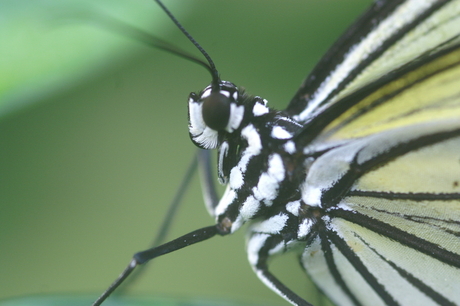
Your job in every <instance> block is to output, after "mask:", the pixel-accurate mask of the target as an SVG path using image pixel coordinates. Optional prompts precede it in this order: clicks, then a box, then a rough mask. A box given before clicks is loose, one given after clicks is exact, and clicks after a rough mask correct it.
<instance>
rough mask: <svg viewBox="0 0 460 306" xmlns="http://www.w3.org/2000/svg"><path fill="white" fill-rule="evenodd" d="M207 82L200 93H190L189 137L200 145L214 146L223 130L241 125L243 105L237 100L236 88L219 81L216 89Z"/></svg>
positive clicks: (230, 131)
mask: <svg viewBox="0 0 460 306" xmlns="http://www.w3.org/2000/svg"><path fill="white" fill-rule="evenodd" d="M214 87H215V86H213V85H209V86H208V87H206V88H205V89H204V90H203V91H201V92H200V93H199V94H195V93H191V94H190V97H189V103H188V110H189V133H190V138H191V139H192V141H193V142H194V143H195V145H197V146H198V147H200V148H202V149H215V148H217V147H218V146H219V144H220V141H221V139H222V138H223V137H224V135H225V134H226V133H230V134H231V133H233V132H234V131H235V130H237V129H238V128H239V127H240V126H241V122H242V121H243V117H244V112H245V110H244V109H245V108H244V106H243V105H242V103H241V102H240V92H239V90H238V88H237V87H236V86H235V85H234V84H233V83H230V82H227V81H220V82H219V86H218V88H217V89H215V88H214Z"/></svg>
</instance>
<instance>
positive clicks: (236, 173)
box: [189, 81, 314, 265]
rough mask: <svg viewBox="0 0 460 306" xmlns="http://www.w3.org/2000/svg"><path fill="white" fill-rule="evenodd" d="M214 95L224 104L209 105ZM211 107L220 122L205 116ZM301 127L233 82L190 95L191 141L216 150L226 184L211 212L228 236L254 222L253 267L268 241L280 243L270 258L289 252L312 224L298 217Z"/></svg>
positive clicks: (221, 178) (251, 241)
mask: <svg viewBox="0 0 460 306" xmlns="http://www.w3.org/2000/svg"><path fill="white" fill-rule="evenodd" d="M210 97H213V98H212V100H213V101H214V100H215V101H216V103H221V104H223V105H225V106H224V107H222V108H221V107H220V106H209V104H206V103H208V102H206V101H207V100H206V99H210ZM207 107H211V108H213V109H219V111H216V113H215V114H214V116H220V118H207V117H206V116H207V115H206V114H205V112H206V110H205V108H207ZM208 122H210V123H208ZM210 125H213V126H214V128H213V127H212V126H210ZM300 128H301V124H299V123H298V122H296V121H295V120H293V119H292V118H290V117H288V116H287V115H285V114H284V113H283V112H280V111H275V110H271V109H269V108H268V106H267V101H266V100H265V99H262V98H260V97H257V96H249V95H247V94H245V93H244V92H243V91H242V90H239V89H238V88H237V87H236V86H235V85H234V84H232V83H230V82H225V81H222V82H221V83H220V87H219V92H218V93H213V89H212V87H211V85H210V86H208V87H206V88H205V89H204V90H203V91H202V92H201V93H199V94H195V93H192V94H191V95H190V99H189V132H190V137H191V139H192V141H193V142H194V143H195V144H196V145H197V146H199V147H201V148H203V149H218V159H217V160H218V177H219V182H220V183H221V184H226V185H227V189H226V191H225V193H224V195H223V196H222V198H221V200H220V202H219V203H218V205H217V206H216V207H214V208H213V209H212V210H211V211H210V213H211V215H213V216H214V217H216V220H217V222H218V224H219V225H220V227H221V229H222V231H223V232H226V233H233V232H234V231H236V230H237V229H239V228H240V227H241V226H242V225H243V224H244V223H246V222H248V221H251V227H250V238H249V239H248V256H249V260H250V262H251V264H253V265H254V264H255V263H256V262H257V257H258V255H257V254H258V252H259V249H260V247H261V246H263V245H265V243H266V240H267V239H268V238H270V239H273V238H274V237H276V238H275V239H276V240H279V241H278V243H276V245H274V246H273V248H271V250H270V252H269V253H270V254H274V253H279V252H285V251H286V250H287V249H288V248H289V247H288V246H290V245H295V244H296V243H297V242H299V240H302V239H304V238H305V237H306V236H307V235H308V232H309V230H310V228H311V226H312V225H313V224H314V221H313V218H312V217H311V216H310V215H309V214H305V213H302V214H301V213H300V211H301V198H302V196H301V191H300V188H299V186H301V185H302V183H303V182H304V181H305V175H306V171H305V169H304V168H305V165H304V164H303V162H301V164H297V163H296V160H303V159H302V158H300V159H299V158H294V155H295V154H297V153H298V148H296V145H295V142H294V141H293V137H294V135H295V133H296V132H297V131H298V130H299V129H300ZM300 154H302V153H301V151H300ZM298 238H299V239H298Z"/></svg>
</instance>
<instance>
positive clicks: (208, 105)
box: [202, 92, 230, 131]
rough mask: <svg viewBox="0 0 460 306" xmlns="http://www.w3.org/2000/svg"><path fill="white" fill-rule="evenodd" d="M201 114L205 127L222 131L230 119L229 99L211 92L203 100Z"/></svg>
mask: <svg viewBox="0 0 460 306" xmlns="http://www.w3.org/2000/svg"><path fill="white" fill-rule="evenodd" d="M202 113H203V120H204V122H205V123H206V125H207V126H209V127H210V128H211V129H213V130H216V131H219V130H222V129H224V128H225V127H226V126H227V124H228V120H229V118H230V99H229V98H227V97H226V96H224V95H222V94H220V93H218V92H213V93H211V94H210V95H209V96H208V97H206V98H205V99H204V100H203V108H202Z"/></svg>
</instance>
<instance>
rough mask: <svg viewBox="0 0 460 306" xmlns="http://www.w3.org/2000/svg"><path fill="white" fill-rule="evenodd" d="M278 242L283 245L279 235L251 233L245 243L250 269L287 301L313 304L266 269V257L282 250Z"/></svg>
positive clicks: (299, 304) (307, 304)
mask: <svg viewBox="0 0 460 306" xmlns="http://www.w3.org/2000/svg"><path fill="white" fill-rule="evenodd" d="M280 244H283V245H284V240H283V238H282V237H281V236H280V235H270V234H264V233H252V235H251V237H250V238H249V240H248V243H247V249H248V250H247V252H248V259H249V263H250V264H251V267H252V269H253V270H254V272H255V273H256V275H257V277H259V279H260V280H261V281H262V282H263V283H264V284H265V285H266V286H267V287H269V288H270V289H271V290H273V291H274V292H276V293H277V294H278V295H280V296H281V297H283V298H284V299H285V300H287V301H288V302H289V303H291V304H293V305H298V306H313V305H312V304H310V303H308V302H307V301H305V300H304V299H302V298H301V297H300V296H298V295H297V294H296V293H294V292H293V291H292V290H291V289H289V288H288V287H286V286H285V285H284V284H283V283H282V282H281V281H280V280H278V279H277V278H276V277H275V276H274V275H273V274H272V273H271V272H270V271H269V270H268V265H267V259H268V257H269V256H271V255H273V254H272V253H275V252H282V251H281V249H280V248H279V246H280ZM277 250H278V251H277Z"/></svg>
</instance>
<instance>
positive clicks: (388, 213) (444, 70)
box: [287, 1, 460, 305]
mask: <svg viewBox="0 0 460 306" xmlns="http://www.w3.org/2000/svg"><path fill="white" fill-rule="evenodd" d="M373 12H374V13H373ZM372 14H376V17H375V18H372V17H370V16H371V15H372ZM371 24H373V27H372V29H371V30H370V31H367V32H366V35H365V36H364V37H363V38H361V36H360V35H361V34H360V33H364V32H363V30H361V29H360V28H359V26H360V25H366V26H369V25H371ZM459 34H460V1H432V2H429V1H424V2H421V1H404V2H394V1H391V2H390V1H388V2H384V3H383V2H382V1H379V2H376V4H374V6H373V7H372V8H371V10H370V11H369V12H368V13H366V14H365V15H364V17H363V18H361V19H360V20H359V21H358V23H357V24H355V26H354V27H352V28H351V30H350V31H349V32H347V34H346V35H345V38H342V39H341V40H339V42H338V43H337V44H336V45H335V46H334V48H333V49H332V51H330V52H329V53H328V55H327V57H326V60H323V61H322V62H321V63H320V64H319V66H318V67H320V66H321V65H323V66H327V65H329V66H330V67H329V68H331V67H332V70H331V71H332V72H331V73H329V74H328V75H327V76H323V77H322V80H321V81H317V80H316V79H315V77H314V76H313V77H309V78H307V81H306V82H305V84H304V86H303V87H302V88H301V89H300V90H299V92H298V93H297V94H296V96H295V98H294V99H293V101H292V102H291V104H290V106H289V107H288V109H287V111H288V112H291V113H292V114H294V117H296V118H297V119H299V120H301V121H303V122H305V128H304V129H303V131H302V132H301V133H299V134H298V135H297V143H299V144H301V145H303V146H305V147H306V151H321V150H324V149H325V148H328V150H329V151H328V153H326V154H324V155H322V156H321V157H320V158H318V159H317V160H316V161H315V163H314V164H313V166H312V167H311V168H310V169H309V172H308V174H307V179H306V181H305V184H304V186H302V188H303V192H302V198H303V200H304V202H305V203H306V204H308V205H318V206H321V207H323V208H325V209H326V212H327V214H325V215H324V217H323V218H322V220H321V221H322V222H321V224H320V225H319V227H320V230H319V231H318V235H317V236H316V238H315V239H314V240H313V241H312V242H311V243H310V244H309V245H308V246H307V248H306V250H305V252H304V253H303V255H302V258H301V262H302V264H303V265H304V267H305V268H306V270H307V272H308V273H309V274H310V275H311V276H312V278H313V280H314V281H315V282H316V283H317V284H318V285H319V287H320V288H321V289H322V290H323V291H324V292H325V293H326V294H327V295H328V296H329V297H330V298H331V299H332V300H333V301H334V302H335V303H337V304H338V305H458V304H460V243H459V242H460V241H459V236H460V187H459V185H460V44H459V39H458V38H459ZM347 37H349V38H350V39H351V41H347ZM343 46H345V47H348V49H347V50H346V51H345V52H343V51H342V52H339V51H336V50H339V49H340V47H343ZM337 52H338V53H337ZM333 54H342V55H341V60H340V62H339V63H333V62H331V63H328V60H327V58H328V57H329V58H332V57H333ZM339 57H340V55H339ZM318 67H317V68H316V69H315V71H314V73H320V72H319V71H320V69H319V68H318ZM309 84H310V85H311V86H313V87H311V88H310V87H309V86H307V85H309ZM312 84H313V85H312ZM331 148H332V149H331Z"/></svg>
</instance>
